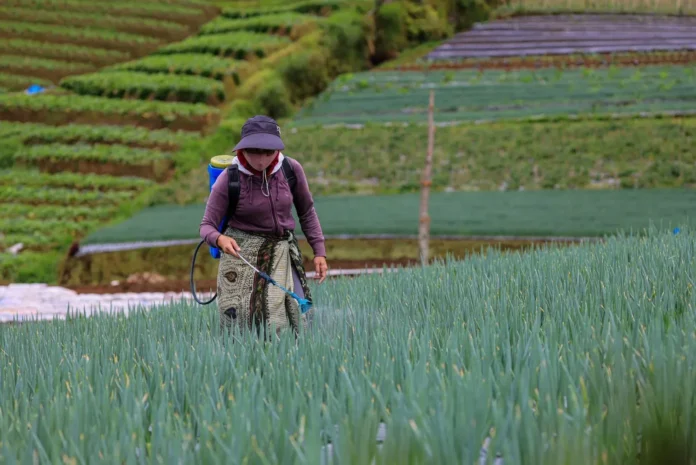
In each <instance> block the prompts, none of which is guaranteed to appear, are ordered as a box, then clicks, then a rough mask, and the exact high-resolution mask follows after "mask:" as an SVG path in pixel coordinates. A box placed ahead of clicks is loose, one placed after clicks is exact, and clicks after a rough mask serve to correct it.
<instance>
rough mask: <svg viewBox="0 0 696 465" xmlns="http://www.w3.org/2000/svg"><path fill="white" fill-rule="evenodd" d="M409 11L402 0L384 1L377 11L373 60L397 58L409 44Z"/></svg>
mask: <svg viewBox="0 0 696 465" xmlns="http://www.w3.org/2000/svg"><path fill="white" fill-rule="evenodd" d="M407 33H408V12H407V11H406V8H404V5H403V3H402V2H391V3H383V4H382V5H381V6H380V7H379V9H378V10H377V11H376V12H375V53H374V56H373V62H375V63H381V62H383V61H386V60H390V59H392V58H395V57H396V56H397V55H398V54H399V51H401V50H403V49H404V48H406V47H407V46H408V36H407Z"/></svg>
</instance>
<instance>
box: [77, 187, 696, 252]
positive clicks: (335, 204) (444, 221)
mask: <svg viewBox="0 0 696 465" xmlns="http://www.w3.org/2000/svg"><path fill="white" fill-rule="evenodd" d="M419 201H420V197H419V195H418V194H406V195H390V196H369V197H367V196H350V197H344V196H331V197H321V198H318V199H317V200H316V209H317V212H318V214H319V218H320V220H321V222H322V226H323V229H324V234H326V235H341V234H395V235H414V234H417V232H418V231H417V227H418V206H419ZM204 208H205V207H204V206H203V205H190V206H186V207H178V206H158V207H153V208H151V209H146V210H143V211H141V212H139V213H138V214H137V215H135V216H134V217H133V218H131V219H129V220H128V221H126V222H123V223H120V224H118V225H115V226H113V227H111V228H106V229H102V230H100V231H97V232H96V233H94V234H92V235H90V236H89V237H87V238H86V240H85V241H83V243H84V244H90V243H115V242H129V241H148V240H151V241H154V240H174V239H196V238H197V237H198V225H199V224H200V220H201V217H202V215H203V210H204ZM430 216H431V220H432V224H431V233H432V234H434V235H522V236H539V235H542V236H545V235H549V236H601V235H604V234H613V233H615V232H617V231H618V230H626V231H628V230H631V229H633V230H640V229H642V228H645V227H648V226H649V225H650V223H651V222H664V226H665V227H668V226H670V225H674V226H677V225H680V224H685V223H689V222H691V221H693V220H694V219H696V191H690V190H652V191H649V190H611V191H554V192H469V193H437V194H433V195H432V197H431V202H430ZM299 232H300V230H299V228H298V233H299Z"/></svg>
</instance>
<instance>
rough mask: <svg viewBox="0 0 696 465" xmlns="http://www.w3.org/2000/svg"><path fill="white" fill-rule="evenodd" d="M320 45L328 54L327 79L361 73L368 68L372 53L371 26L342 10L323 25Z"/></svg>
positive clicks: (359, 16) (366, 19) (365, 18)
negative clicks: (356, 72)
mask: <svg viewBox="0 0 696 465" xmlns="http://www.w3.org/2000/svg"><path fill="white" fill-rule="evenodd" d="M322 28H323V31H324V34H323V36H322V40H321V43H320V45H321V46H322V47H324V48H326V49H327V50H328V52H329V54H330V57H331V58H330V59H329V60H328V62H327V70H328V73H329V75H331V76H337V75H339V74H343V73H347V72H353V71H360V70H364V69H366V68H368V67H369V64H370V56H371V55H372V53H373V51H374V50H373V42H372V37H373V30H374V29H373V22H372V21H371V20H370V18H369V17H368V16H367V15H364V14H362V13H360V12H359V11H357V10H355V11H354V10H344V11H339V12H338V13H334V14H333V15H331V16H330V17H329V18H327V20H326V21H325V22H323V23H322Z"/></svg>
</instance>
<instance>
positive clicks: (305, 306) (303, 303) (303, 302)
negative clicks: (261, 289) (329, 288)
mask: <svg viewBox="0 0 696 465" xmlns="http://www.w3.org/2000/svg"><path fill="white" fill-rule="evenodd" d="M237 256H238V257H239V258H241V259H242V261H243V262H244V263H246V264H247V265H249V266H250V267H251V268H252V269H253V270H254V271H256V272H257V273H258V274H259V276H261V277H262V278H263V279H265V280H266V281H268V282H269V283H271V284H273V285H274V286H276V287H279V288H280V289H282V290H283V291H284V292H285V293H286V294H288V295H289V296H290V297H292V298H293V299H295V300H297V302H298V303H299V304H300V310H301V311H302V313H307V311H308V310H309V309H310V308H312V303H311V302H310V301H309V300H307V299H303V298H301V297H300V296H298V295H297V294H295V293H294V292H292V291H289V290H287V289H285V288H284V287H283V286H281V285H280V284H278V283H277V282H275V280H274V279H273V278H271V277H270V276H268V275H267V274H266V273H264V272H263V271H261V270H259V269H258V268H256V267H255V266H254V265H252V264H251V263H249V262H248V261H247V259H246V258H244V257H242V255H241V254H240V253H239V252H237Z"/></svg>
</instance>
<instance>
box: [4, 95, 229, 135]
mask: <svg viewBox="0 0 696 465" xmlns="http://www.w3.org/2000/svg"><path fill="white" fill-rule="evenodd" d="M0 119H2V120H9V121H22V122H29V123H31V122H36V123H45V124H50V125H66V124H112V125H119V126H129V125H134V126H140V127H143V128H148V129H165V128H166V129H170V130H174V131H176V130H183V131H191V132H200V133H207V132H208V131H210V130H211V129H212V128H213V127H214V125H216V124H217V123H218V120H219V110H218V109H217V108H214V107H210V106H207V105H203V104H191V103H171V102H157V101H143V100H118V99H109V98H104V97H89V96H81V97H80V98H75V97H74V96H71V95H32V96H27V95H21V94H20V95H6V96H2V97H0Z"/></svg>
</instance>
